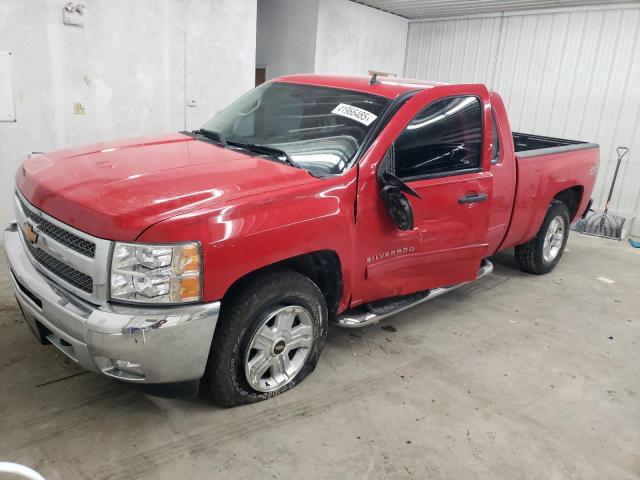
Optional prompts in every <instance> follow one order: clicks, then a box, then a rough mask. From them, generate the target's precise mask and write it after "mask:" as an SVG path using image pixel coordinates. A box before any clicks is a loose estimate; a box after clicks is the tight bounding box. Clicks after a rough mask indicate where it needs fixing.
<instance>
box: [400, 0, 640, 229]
mask: <svg viewBox="0 0 640 480" xmlns="http://www.w3.org/2000/svg"><path fill="white" fill-rule="evenodd" d="M405 74H406V76H408V77H416V78H421V79H429V80H436V81H443V82H483V83H486V84H487V86H488V87H489V88H491V89H494V90H496V91H497V92H499V93H500V94H501V95H502V97H503V98H504V100H505V103H506V105H507V108H508V112H509V116H510V118H511V122H512V124H513V129H514V130H520V131H524V132H530V133H537V134H541V135H550V136H556V137H565V138H573V139H578V140H589V141H595V142H597V143H599V144H600V146H601V157H602V158H601V165H600V171H599V174H598V181H597V184H596V190H595V194H594V198H595V204H596V206H602V205H603V204H604V201H605V199H606V195H607V193H608V187H609V184H610V182H611V178H612V176H613V170H614V168H615V159H616V155H615V147H616V146H617V145H626V146H628V147H630V149H631V150H630V152H629V155H628V156H627V157H626V159H625V161H623V164H622V166H621V173H620V176H619V178H618V182H619V183H618V185H617V186H616V190H617V192H616V193H614V197H613V200H612V204H611V208H612V209H614V210H615V211H617V212H618V213H621V214H625V215H630V214H633V213H634V212H635V216H636V219H637V220H636V221H635V225H634V233H635V234H640V220H638V217H640V205H639V201H640V199H639V196H640V5H638V4H635V5H627V6H624V7H617V8H606V7H605V8H595V7H594V8H589V9H585V8H583V9H572V10H564V11H563V10H553V11H546V12H543V13H540V12H526V13H524V14H522V13H521V14H506V13H505V14H503V15H498V16H487V17H479V18H456V19H449V20H433V21H420V22H413V23H410V25H409V34H408V42H407V57H406V64H405Z"/></svg>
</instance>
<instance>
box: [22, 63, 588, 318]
mask: <svg viewBox="0 0 640 480" xmlns="http://www.w3.org/2000/svg"><path fill="white" fill-rule="evenodd" d="M279 80H280V81H285V82H291V83H305V84H313V85H322V86H328V87H334V88H344V89H350V90H357V91H360V92H366V93H373V94H378V95H382V96H385V97H387V98H390V99H393V98H396V97H398V96H399V95H402V94H403V93H405V92H409V91H412V90H416V89H418V90H421V91H420V92H419V93H417V94H415V95H414V96H413V97H412V98H411V99H409V100H408V101H407V102H406V103H405V104H404V105H403V106H402V107H401V108H400V109H399V110H398V111H397V112H396V114H395V115H394V116H393V118H392V119H391V120H390V121H389V123H388V124H387V125H386V126H385V127H384V128H383V129H382V130H381V132H380V133H379V134H378V136H377V138H376V139H375V140H374V141H373V143H372V144H371V146H370V147H369V148H368V150H367V151H366V152H364V154H363V155H362V156H361V157H360V159H359V161H358V164H357V166H356V167H354V168H352V169H350V170H349V171H347V172H346V173H344V174H342V175H340V176H335V177H331V178H327V179H319V178H315V177H312V176H311V175H310V174H308V173H307V172H306V171H304V170H300V169H297V168H293V167H290V166H288V165H284V164H281V163H278V162H275V161H270V160H267V159H265V158H261V157H257V156H250V155H247V154H245V153H244V152H241V151H237V150H236V151H234V150H229V149H224V148H220V147H217V146H215V145H211V144H210V143H206V142H202V141H198V140H194V139H193V138H191V137H189V136H186V135H182V134H170V135H164V136H157V137H148V138H141V139H130V140H123V141H116V142H107V143H102V144H97V145H91V146H86V147H78V148H71V149H67V150H61V151H57V152H53V153H50V154H46V155H42V156H36V157H33V158H31V159H28V160H25V162H24V164H23V166H22V167H21V168H20V169H19V171H18V172H17V174H16V185H17V187H18V188H19V189H20V191H21V192H22V193H23V194H24V195H25V197H26V198H27V199H28V200H29V201H30V202H32V203H33V204H34V205H36V206H37V207H38V208H40V209H41V210H43V211H45V212H47V213H48V214H50V215H52V216H53V217H55V218H57V219H59V220H61V221H63V222H65V223H68V224H70V225H72V226H74V227H75V228H78V229H79V230H82V231H85V232H87V233H89V234H92V235H95V236H97V237H101V238H107V239H112V240H120V241H133V240H137V241H140V242H150V243H155V242H157V243H167V242H174V241H176V242H177V241H187V240H198V241H200V242H201V244H202V252H203V271H204V275H205V278H204V300H205V301H213V300H218V299H220V298H222V297H223V295H224V294H225V292H226V291H227V290H228V288H229V287H230V286H231V285H232V284H233V283H234V282H235V281H237V280H238V279H240V278H242V277H243V276H244V275H247V274H248V273H250V272H253V271H255V270H257V269H259V268H262V267H265V266H268V265H270V264H273V263H275V262H278V261H280V260H284V259H287V258H291V257H294V256H297V255H302V254H305V253H309V252H313V251H320V250H330V251H333V252H335V253H336V254H337V255H338V257H339V259H340V263H341V268H342V277H343V291H342V298H341V301H340V308H339V310H340V311H342V310H344V309H346V308H349V307H350V306H355V305H358V304H361V303H363V302H366V301H371V300H375V299H379V298H384V297H392V296H396V295H401V294H405V293H411V292H415V291H418V290H425V289H428V288H433V287H437V286H443V285H450V284H452V283H457V282H460V281H464V280H471V279H473V278H475V275H476V272H477V268H478V265H479V263H480V261H481V259H482V258H484V257H486V256H487V255H490V254H491V253H494V252H495V251H499V250H503V249H505V248H508V247H510V246H513V245H516V244H520V243H523V242H525V241H527V240H529V239H530V238H532V237H533V236H534V235H535V233H536V231H537V230H538V229H539V227H540V224H541V222H542V218H543V217H544V214H545V212H546V210H547V207H548V205H549V203H550V202H551V199H552V198H553V197H554V196H555V195H556V194H557V193H558V192H559V191H561V190H564V189H566V188H569V187H573V186H581V187H582V188H583V195H582V198H581V201H580V206H579V208H578V213H582V212H583V211H584V208H585V207H586V204H587V202H588V200H589V198H590V195H591V190H592V188H593V184H594V180H595V176H594V171H595V170H594V168H597V163H598V150H597V149H594V148H592V149H584V150H576V151H572V152H565V153H560V154H555V155H540V156H537V157H528V158H518V157H517V156H515V155H514V148H513V140H512V136H511V129H510V127H509V122H508V119H507V117H506V112H505V109H504V105H503V104H502V101H501V100H500V97H499V96H498V95H497V94H494V93H489V92H488V91H487V90H486V88H485V87H484V86H483V85H442V84H430V83H426V82H419V81H409V80H401V79H380V80H381V82H382V83H381V84H379V85H369V83H368V78H357V77H330V76H315V75H296V76H287V77H282V78H281V79H279ZM457 94H471V95H476V96H478V97H479V98H480V99H481V101H482V104H483V107H484V109H483V112H484V113H483V122H484V127H485V128H484V131H483V142H484V143H483V145H484V148H483V151H482V169H481V171H478V172H473V173H467V174H464V175H458V176H446V177H440V178H431V179H425V180H419V181H414V182H411V183H410V184H411V186H412V187H413V188H415V189H416V190H417V191H418V192H419V193H420V194H421V196H422V197H423V198H422V199H421V200H420V199H414V198H411V199H410V202H411V205H412V208H413V209H414V218H415V228H414V229H413V230H411V231H404V232H402V231H399V230H398V229H397V228H396V227H395V225H394V224H393V222H392V221H391V218H390V216H389V214H388V212H387V211H386V209H385V207H384V205H383V203H382V200H381V198H380V195H379V191H378V189H379V185H378V182H377V178H376V170H377V168H378V166H379V164H380V161H381V159H382V158H383V157H384V155H385V153H386V152H387V150H388V149H389V147H390V145H391V144H392V143H393V141H394V140H395V138H396V137H397V136H398V135H399V134H400V133H401V132H402V130H403V129H404V127H405V126H406V125H407V123H408V122H409V121H410V120H411V118H412V117H413V116H414V115H415V113H416V112H418V111H419V110H420V109H421V108H423V107H424V106H425V105H427V104H428V103H430V102H432V101H434V100H436V99H439V98H442V97H446V96H450V95H457ZM492 106H493V110H494V111H495V114H496V117H497V122H498V127H499V128H498V130H499V138H500V144H501V147H500V148H501V157H500V161H499V162H498V163H497V164H496V165H491V159H490V151H491V145H490V143H491V109H492ZM478 193H486V194H487V195H488V196H489V199H488V201H486V202H482V203H478V204H468V205H460V204H459V203H458V202H457V200H458V199H459V198H460V197H461V196H463V195H468V194H478ZM405 249H406V251H405ZM398 251H400V253H398ZM390 252H394V253H393V254H391V253H390ZM368 259H369V261H367V260H368Z"/></svg>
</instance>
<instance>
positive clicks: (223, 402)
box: [203, 270, 327, 407]
mask: <svg viewBox="0 0 640 480" xmlns="http://www.w3.org/2000/svg"><path fill="white" fill-rule="evenodd" d="M326 335H327V307H326V304H325V300H324V297H323V296H322V292H321V291H320V289H319V288H318V287H317V286H316V285H315V283H313V282H312V281H311V280H310V279H309V278H307V277H305V276H304V275H301V274H299V273H297V272H293V271H288V270H287V271H278V272H270V273H264V274H260V275H257V276H256V277H254V278H253V279H252V280H249V281H248V282H247V283H246V284H245V285H243V286H242V287H241V289H239V293H238V294H237V295H235V296H234V298H231V299H229V301H228V302H227V303H226V304H223V309H222V315H221V318H220V321H219V323H218V325H217V327H216V333H215V335H214V339H213V344H212V349H211V353H210V354H209V360H208V363H207V369H206V372H205V376H204V378H203V381H204V386H205V388H206V390H207V392H208V394H209V396H210V398H211V399H212V400H213V402H214V403H216V404H217V405H220V406H223V407H232V406H235V405H241V404H246V403H252V402H257V401H260V400H265V399H267V398H269V397H273V396H275V395H279V394H281V393H283V392H285V391H287V390H289V389H291V388H293V387H294V386H295V385H297V384H298V383H300V382H301V381H302V380H304V378H306V377H307V376H308V375H309V374H310V373H311V372H312V371H313V369H314V368H315V366H316V363H317V362H318V358H319V357H320V352H321V351H322V348H323V347H324V343H325V340H326Z"/></svg>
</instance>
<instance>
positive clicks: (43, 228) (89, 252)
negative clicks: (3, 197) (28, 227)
mask: <svg viewBox="0 0 640 480" xmlns="http://www.w3.org/2000/svg"><path fill="white" fill-rule="evenodd" d="M18 200H19V201H20V206H21V207H22V211H23V212H24V214H25V215H26V216H27V217H28V218H29V219H30V220H32V221H33V222H34V223H35V224H36V225H37V226H38V230H39V231H40V232H42V233H43V234H45V235H46V236H48V237H51V238H53V239H54V240H55V241H57V242H58V243H60V244H62V245H64V246H65V247H68V248H70V249H71V250H75V251H76V252H78V253H81V254H83V255H85V256H87V257H90V258H93V257H94V256H95V254H96V244H95V243H93V242H90V241H89V240H85V239H84V238H80V237H79V236H77V235H75V234H73V233H71V232H69V231H67V230H65V229H64V228H60V227H58V226H57V225H54V224H53V223H51V222H49V221H47V220H45V219H44V218H42V217H41V216H40V215H38V213H36V212H35V211H33V210H31V209H30V208H29V206H28V205H27V204H26V203H25V202H23V201H22V199H21V198H20V197H18ZM54 260H55V259H54Z"/></svg>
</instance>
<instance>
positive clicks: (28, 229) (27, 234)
mask: <svg viewBox="0 0 640 480" xmlns="http://www.w3.org/2000/svg"><path fill="white" fill-rule="evenodd" d="M20 228H21V229H22V233H23V234H24V238H25V239H26V240H27V241H28V242H29V243H30V244H31V245H35V244H36V242H37V241H38V234H37V233H36V231H35V230H34V229H33V227H32V226H31V224H30V223H23V224H22V225H21V226H20Z"/></svg>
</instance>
